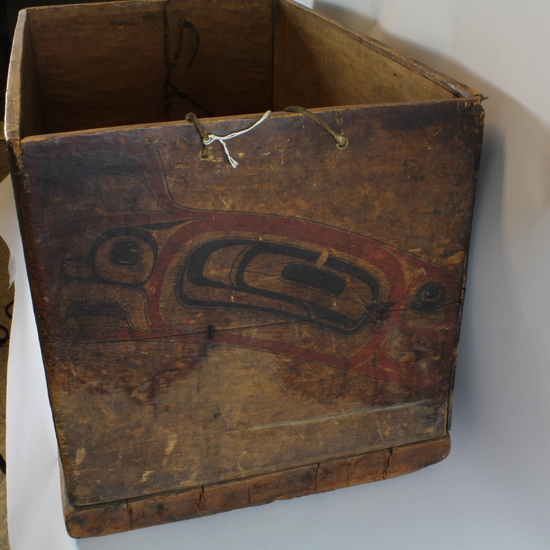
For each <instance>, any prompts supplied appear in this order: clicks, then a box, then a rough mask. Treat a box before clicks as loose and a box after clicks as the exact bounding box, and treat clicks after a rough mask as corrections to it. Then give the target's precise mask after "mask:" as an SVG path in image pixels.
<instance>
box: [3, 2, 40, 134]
mask: <svg viewBox="0 0 550 550" xmlns="http://www.w3.org/2000/svg"><path fill="white" fill-rule="evenodd" d="M27 19H28V18H27V10H22V11H21V12H20V16H19V19H18V22H17V27H16V29H15V35H14V40H13V47H12V50H11V59H10V67H9V73H8V81H7V88H6V125H5V134H6V139H8V140H19V139H21V137H23V136H29V135H33V134H40V133H41V132H42V104H41V97H40V90H39V86H38V82H37V77H36V59H35V56H34V47H33V41H32V36H31V32H30V27H29V24H28V20H27Z"/></svg>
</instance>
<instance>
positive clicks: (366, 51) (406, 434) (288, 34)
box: [6, 0, 483, 536]
mask: <svg viewBox="0 0 550 550" xmlns="http://www.w3.org/2000/svg"><path fill="white" fill-rule="evenodd" d="M169 13H170V22H171V24H172V25H176V26H177V21H179V20H180V19H181V18H184V17H185V18H187V19H189V20H190V21H192V22H193V25H194V26H195V27H196V29H197V31H198V33H199V34H200V47H199V50H198V53H197V55H196V58H195V59H194V61H193V63H192V65H191V66H186V63H178V65H177V67H176V68H174V69H173V72H172V74H171V76H170V78H171V79H172V80H173V82H174V83H177V86H178V87H181V89H182V90H185V92H186V94H189V97H192V98H196V100H197V101H199V102H200V103H201V104H202V105H204V106H206V107H207V108H208V110H209V111H211V112H213V113H216V115H217V116H216V117H209V118H208V117H204V115H205V113H201V112H197V113H196V114H197V115H198V116H199V117H203V118H201V120H200V127H202V128H203V129H205V132H207V133H211V134H214V135H216V136H226V135H228V134H231V133H233V132H239V131H241V130H245V129H247V128H250V127H251V126H252V125H253V124H254V123H255V122H256V121H258V120H259V119H260V116H261V115H259V114H255V113H261V112H264V111H267V110H271V111H273V112H272V113H271V114H270V116H269V117H268V118H267V119H266V120H264V121H263V122H262V123H261V124H259V125H258V126H256V127H255V128H254V129H253V130H250V132H249V133H246V134H243V135H240V136H239V137H236V138H234V139H232V140H230V141H228V142H227V147H228V150H229V151H230V154H231V155H232V157H233V158H235V159H236V160H237V161H238V166H237V168H236V169H233V168H232V167H231V165H230V164H229V162H228V158H229V157H228V154H226V151H225V150H224V148H223V146H222V144H221V143H217V142H214V143H212V144H211V145H209V146H208V147H209V154H208V159H207V160H208V161H206V162H205V160H204V158H203V157H202V153H201V152H202V151H203V145H204V144H203V141H202V137H201V135H200V134H199V131H198V130H197V127H196V126H195V124H193V123H192V122H188V121H187V120H186V118H185V115H186V113H187V112H188V111H190V110H192V109H194V106H193V104H192V102H191V104H190V102H188V101H186V100H185V98H183V97H178V98H176V97H174V98H172V99H173V104H172V107H171V108H170V116H171V121H169V122H160V121H162V120H164V116H165V99H166V98H165V93H164V92H165V90H164V84H165V81H166V67H165V63H164V55H165V52H164V47H163V46H164V45H163V38H164V33H163V3H160V2H154V1H147V0H145V1H139V2H132V3H123V4H116V3H113V4H110V3H102V4H95V5H88V6H79V5H77V6H63V7H49V8H36V9H29V10H26V11H23V12H22V14H21V17H20V20H19V24H18V29H17V31H16V38H15V42H14V50H13V51H14V55H13V62H12V70H11V72H10V82H9V86H8V95H7V120H6V131H7V143H8V148H9V152H10V163H11V169H12V175H13V180H14V188H15V192H16V197H17V203H18V212H19V218H20V223H21V229H22V235H23V241H24V246H25V252H26V258H27V266H28V271H29V278H30V282H31V290H32V295H33V302H34V308H35V312H36V316H37V321H38V327H39V332H40V339H41V346H42V351H43V356H44V362H45V368H46V375H47V380H48V388H49V396H50V401H51V405H52V410H53V414H54V420H55V426H56V431H57V436H58V442H59V448H60V454H61V460H62V466H63V472H64V481H65V484H66V498H67V503H66V508H67V510H66V518H67V524H68V528H69V531H70V532H71V534H73V536H95V535H100V534H106V533H111V532H116V531H121V530H125V529H133V528H138V527H143V526H146V525H153V524H156V523H164V522H168V521H177V520H180V519H185V518H191V517H197V516H201V515H206V514H212V513H216V512H221V511H225V510H230V509H234V508H239V507H246V506H253V505H257V504H263V503H267V502H270V501H272V500H275V499H280V498H290V497H293V496H300V495H303V494H311V493H316V492H321V491H325V490H330V489H335V488H338V487H345V486H350V485H354V484H356V483H365V482H369V481H376V480H382V479H386V478H389V477H393V476H395V475H401V474H403V473H407V472H409V471H414V470H415V469H418V468H421V467H424V466H426V465H428V464H431V463H434V462H437V461H439V460H441V459H442V458H444V457H445V456H446V454H447V453H448V450H449V439H448V434H447V429H448V425H447V424H448V418H449V413H450V402H451V397H452V380H453V373H454V367H455V362H456V349H457V342H458V335H459V326H460V315H461V304H462V299H463V294H464V284H465V261H466V257H467V253H468V242H469V234H470V225H471V215H472V206H473V198H474V191H475V181H476V176H477V164H478V160H479V151H480V144H481V133H482V125H483V109H482V107H481V101H482V99H483V97H482V96H481V95H480V94H479V93H478V92H476V91H475V90H471V89H470V88H468V87H467V86H464V85H461V84H459V83H457V82H455V81H453V80H452V79H450V78H448V77H445V76H443V75H440V74H438V73H437V72H435V71H432V70H431V69H429V68H427V67H425V66H423V65H422V64H420V63H418V62H416V61H414V60H412V59H410V58H408V57H406V56H404V55H402V54H400V53H398V52H396V51H394V50H392V49H390V48H387V47H386V46H384V45H382V44H380V43H378V42H376V41H373V40H370V39H369V38H367V37H363V36H361V35H359V34H357V33H354V32H352V31H349V30H347V29H344V28H343V27H341V26H339V25H337V24H336V23H334V22H331V21H330V20H328V19H326V18H324V17H322V16H320V15H318V14H316V13H315V12H312V11H310V10H308V9H306V8H303V7H302V6H299V5H298V4H295V3H293V2H291V1H288V0H277V1H276V2H275V3H274V4H272V2H271V1H267V0H266V1H264V0H235V1H234V2H232V3H230V4H226V5H225V4H224V5H219V3H215V5H214V4H212V5H210V4H208V3H207V2H206V3H204V2H201V1H200V0H191V1H186V2H177V1H173V2H170V10H169ZM106 21H107V22H108V24H105V22H106ZM98 33H99V34H98ZM220 37H222V39H220ZM185 40H187V39H185ZM184 45H185V52H189V51H191V50H190V49H189V48H188V47H187V46H189V45H190V44H187V42H185V44H184ZM176 48H177V33H170V51H172V52H173V51H175V50H176ZM335 71H336V73H337V75H338V78H334V75H335ZM289 105H302V106H303V107H306V108H308V109H312V110H313V111H314V112H315V115H316V116H318V117H319V118H320V119H321V120H322V121H323V123H325V124H326V125H328V126H329V127H330V128H331V129H332V130H334V131H335V132H337V133H338V134H341V135H343V136H344V137H345V138H346V139H347V140H349V145H348V146H347V147H346V148H339V147H337V146H336V144H335V142H334V140H333V139H332V137H331V135H330V134H329V133H327V131H326V129H324V128H322V127H320V126H319V125H318V124H315V123H314V122H313V121H312V120H310V119H309V118H307V117H305V116H302V115H301V114H297V113H289V112H284V111H283V109H284V108H285V107H287V106H289ZM191 118H192V117H191Z"/></svg>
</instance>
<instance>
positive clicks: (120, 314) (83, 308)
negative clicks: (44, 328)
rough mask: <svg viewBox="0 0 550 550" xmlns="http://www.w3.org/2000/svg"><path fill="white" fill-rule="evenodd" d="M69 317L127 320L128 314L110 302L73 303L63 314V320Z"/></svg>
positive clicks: (119, 306)
mask: <svg viewBox="0 0 550 550" xmlns="http://www.w3.org/2000/svg"><path fill="white" fill-rule="evenodd" d="M71 317H115V318H117V319H122V320H123V321H127V320H128V313H127V312H126V310H125V309H124V308H123V307H122V306H121V305H119V304H114V303H112V302H94V303H92V302H75V303H73V304H70V305H69V307H68V308H67V310H66V312H65V319H70V318H71Z"/></svg>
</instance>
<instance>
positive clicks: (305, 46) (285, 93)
mask: <svg viewBox="0 0 550 550" xmlns="http://www.w3.org/2000/svg"><path fill="white" fill-rule="evenodd" d="M275 12H276V18H275V44H276V48H275V57H274V69H273V71H274V81H275V83H274V108H275V109H284V108H285V107H286V106H287V105H295V104H296V105H302V106H304V107H307V108H314V107H326V106H329V105H331V106H337V105H363V104H368V103H396V102H408V101H425V100H437V99H451V98H453V97H457V96H459V95H462V96H465V97H467V96H470V97H471V96H472V95H475V92H473V91H472V90H469V89H468V88H467V87H465V86H463V85H460V84H458V83H455V82H453V81H452V80H450V79H449V78H447V77H443V76H442V75H439V74H438V73H436V72H435V71H433V70H430V69H428V68H427V67H424V66H423V65H422V64H420V63H418V62H416V61H414V60H412V59H409V58H407V57H406V56H404V55H403V54H401V53H398V52H395V51H394V50H392V49H391V48H388V47H387V46H384V45H382V44H380V43H379V42H377V41H376V40H373V39H371V38H367V37H365V36H363V35H361V34H359V33H357V32H354V31H352V30H350V29H346V28H344V27H343V26H341V25H339V24H338V23H336V22H335V21H332V20H330V19H329V18H327V17H324V16H322V17H319V16H318V15H317V14H316V13H312V12H311V11H310V10H308V9H307V8H304V6H302V5H300V4H297V3H295V2H291V1H284V2H276V3H275ZM419 73H421V74H422V76H423V77H419V76H420V75H419Z"/></svg>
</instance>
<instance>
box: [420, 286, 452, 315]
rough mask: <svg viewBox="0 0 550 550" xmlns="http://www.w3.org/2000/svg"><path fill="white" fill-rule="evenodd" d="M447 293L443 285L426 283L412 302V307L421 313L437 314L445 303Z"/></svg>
mask: <svg viewBox="0 0 550 550" xmlns="http://www.w3.org/2000/svg"><path fill="white" fill-rule="evenodd" d="M446 297H447V292H446V289H445V285H443V284H441V283H426V284H425V285H423V286H421V287H420V288H419V289H418V290H417V291H416V294H415V295H414V297H413V299H412V300H411V307H412V308H413V309H414V310H415V311H418V312H419V313H435V312H436V311H438V310H439V309H440V308H441V306H442V305H443V304H444V303H445V299H446Z"/></svg>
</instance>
